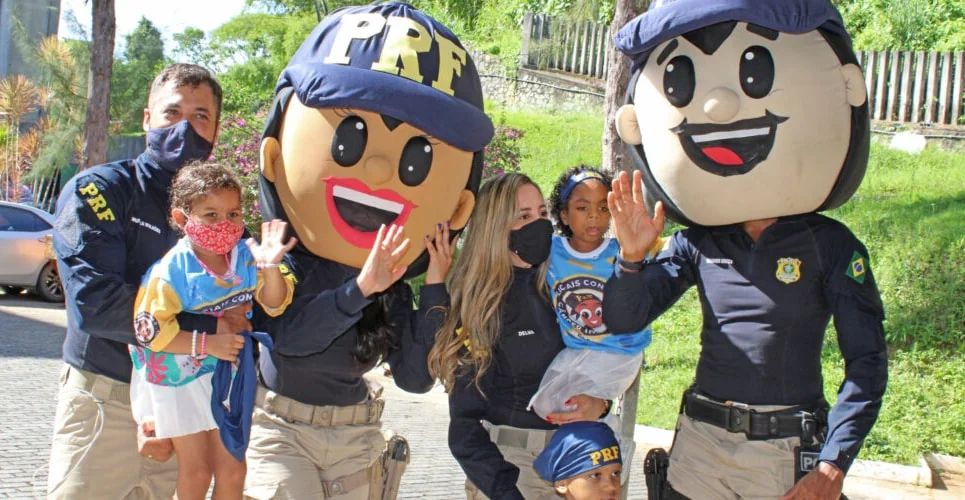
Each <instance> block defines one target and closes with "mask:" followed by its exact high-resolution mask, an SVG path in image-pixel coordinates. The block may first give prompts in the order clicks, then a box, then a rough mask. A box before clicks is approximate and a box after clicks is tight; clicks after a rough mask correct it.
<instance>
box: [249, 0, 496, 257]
mask: <svg viewBox="0 0 965 500" xmlns="http://www.w3.org/2000/svg"><path fill="white" fill-rule="evenodd" d="M492 136H493V125H492V122H491V121H490V119H489V118H488V117H487V116H486V114H485V113H484V112H483V98H482V87H481V85H480V82H479V75H478V73H477V71H476V67H475V65H474V64H473V62H472V59H471V58H470V57H469V54H468V53H467V52H466V50H465V49H464V48H463V46H462V45H461V44H460V43H459V40H458V39H457V38H456V36H455V35H454V34H453V33H452V32H451V31H449V30H448V29H447V28H446V27H445V26H443V25H441V24H439V22H438V21H436V20H435V19H432V18H431V17H429V16H427V15H425V14H423V13H422V12H420V11H418V10H416V9H415V8H414V7H412V6H411V5H409V4H406V3H401V2H388V3H383V4H378V5H375V4H373V5H367V6H361V7H348V8H344V9H341V10H338V11H335V12H333V13H332V14H330V15H329V16H328V17H326V18H325V19H323V20H322V22H321V23H320V24H319V25H318V26H317V27H316V28H315V30H314V31H313V32H312V34H311V35H309V37H308V39H307V40H305V42H304V43H303V44H302V46H301V47H300V48H299V49H298V51H297V52H296V53H295V55H294V56H293V57H292V59H291V61H290V62H289V63H288V66H287V67H286V68H285V70H284V71H283V72H282V74H281V77H280V78H279V81H278V86H277V88H276V90H275V101H274V105H273V106H272V110H271V112H270V114H269V117H268V123H267V125H266V127H265V134H264V139H263V141H262V146H261V178H260V188H261V207H262V211H263V213H264V215H265V218H266V220H267V219H270V218H281V219H285V220H287V221H288V222H289V227H290V228H291V230H292V231H294V233H295V235H296V236H297V237H298V239H299V241H300V244H301V245H302V247H303V248H304V249H306V250H307V251H308V252H310V253H312V254H315V255H317V256H319V257H323V258H326V259H328V260H332V261H335V262H339V263H342V264H346V265H349V266H352V267H356V268H361V267H362V265H363V264H364V263H365V259H366V257H367V256H368V253H369V251H370V250H371V248H372V245H373V243H374V241H375V238H376V234H377V232H378V230H379V227H380V226H381V225H382V224H385V225H386V226H389V225H391V224H396V225H400V226H404V227H405V235H406V236H407V237H409V238H410V240H411V245H410V248H409V251H408V253H407V254H406V255H405V256H404V257H403V260H402V264H405V265H408V266H409V268H408V271H407V273H406V274H407V276H414V275H417V274H421V273H422V272H423V271H424V270H425V268H426V265H427V263H428V257H427V253H426V252H425V236H426V235H432V234H434V231H435V227H436V225H437V224H439V223H446V222H447V221H449V222H450V225H451V228H452V229H454V230H456V231H453V237H455V234H456V233H457V232H458V230H459V229H461V228H463V227H464V226H465V225H466V222H467V221H468V219H469V215H470V213H471V212H472V209H473V206H474V203H475V194H476V192H477V190H478V188H479V182H480V177H481V174H482V150H483V148H484V147H485V146H486V144H487V143H489V141H490V139H491V138H492Z"/></svg>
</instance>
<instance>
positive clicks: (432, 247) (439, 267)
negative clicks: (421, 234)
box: [426, 221, 456, 285]
mask: <svg viewBox="0 0 965 500" xmlns="http://www.w3.org/2000/svg"><path fill="white" fill-rule="evenodd" d="M426 250H427V251H428V252H429V269H427V270H426V284H427V285H435V284H438V283H443V282H445V281H446V275H447V274H449V267H450V266H452V256H453V254H455V253H456V244H455V242H452V241H449V221H446V223H445V224H436V235H435V239H433V237H432V235H431V234H427V235H426Z"/></svg>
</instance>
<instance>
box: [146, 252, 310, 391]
mask: <svg viewBox="0 0 965 500" xmlns="http://www.w3.org/2000/svg"><path fill="white" fill-rule="evenodd" d="M229 263H230V269H231V270H232V272H233V273H234V274H233V276H229V277H228V278H227V279H225V278H220V277H215V276H213V275H211V274H210V273H208V272H207V271H206V270H205V269H204V267H202V265H201V263H200V262H199V261H198V258H197V257H196V256H195V254H194V251H193V250H192V249H191V244H190V242H189V241H188V239H187V238H182V239H181V240H180V241H178V243H177V244H176V245H175V246H174V248H172V249H171V250H170V251H168V253H166V254H165V255H164V257H162V258H161V259H160V260H159V261H157V262H156V263H155V264H154V265H153V266H152V267H151V269H150V270H149V271H148V272H147V274H146V275H145V276H144V279H143V281H142V283H141V288H140V290H138V293H137V299H136V300H135V302H134V307H135V308H134V311H135V312H134V328H135V335H134V336H135V338H136V340H137V344H138V345H136V346H131V360H132V361H133V362H134V370H135V372H136V373H138V375H139V376H141V377H142V378H143V379H144V380H146V381H148V382H150V383H152V384H158V385H166V386H180V385H184V384H187V383H189V382H191V381H193V380H195V379H197V378H198V377H200V376H201V375H204V374H206V373H210V372H213V371H214V368H215V365H217V363H218V360H217V359H216V358H215V357H213V356H208V357H207V358H204V359H202V360H198V359H197V358H194V357H192V356H190V355H187V354H171V353H166V352H164V348H165V347H166V346H167V345H168V344H169V343H170V342H171V341H172V340H174V337H175V336H177V334H178V332H180V331H181V327H180V325H179V324H178V320H177V314H178V313H180V312H182V311H188V312H192V313H197V314H210V315H213V316H218V315H220V314H222V313H223V312H224V311H225V310H227V309H231V308H233V307H238V306H242V305H244V304H246V303H248V302H250V301H252V300H256V301H258V303H259V304H261V305H262V308H263V309H264V310H265V312H267V313H268V314H269V315H271V316H277V315H279V314H281V313H282V312H283V311H284V310H285V309H286V308H287V307H288V305H289V304H290V303H291V300H292V293H293V290H294V285H293V284H292V283H291V281H290V280H285V281H286V284H287V285H288V293H287V296H286V297H285V300H284V301H283V302H282V304H281V305H280V306H278V307H276V308H269V307H267V306H265V305H264V304H263V303H261V300H260V297H261V288H262V286H263V285H264V279H263V278H262V272H261V271H260V270H259V269H258V268H257V266H256V265H255V259H254V257H253V256H252V255H251V252H250V251H249V250H248V247H247V245H245V243H244V241H240V242H239V243H238V245H237V246H235V248H234V249H233V250H232V251H231V253H230V254H229ZM232 277H233V278H234V279H232ZM208 333H214V332H208ZM198 348H199V350H200V346H199V347H198Z"/></svg>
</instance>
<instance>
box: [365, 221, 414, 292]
mask: <svg viewBox="0 0 965 500" xmlns="http://www.w3.org/2000/svg"><path fill="white" fill-rule="evenodd" d="M408 250H409V238H405V239H402V226H396V225H395V224H392V226H390V227H389V228H386V227H385V224H382V226H381V227H379V233H378V234H377V235H376V237H375V244H373V245H372V250H371V251H370V252H369V257H368V259H366V260H365V265H363V266H362V270H361V271H359V275H358V278H356V279H355V282H356V283H358V286H359V290H361V291H362V294H363V295H365V296H366V297H368V296H369V295H372V294H373V293H378V292H381V291H383V290H385V289H386V288H389V287H390V286H392V284H393V283H395V282H396V281H399V279H400V278H402V275H403V274H405V270H406V267H407V266H400V265H399V261H400V260H402V256H403V255H405V253H406V252H407V251H408Z"/></svg>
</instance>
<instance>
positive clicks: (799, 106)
mask: <svg viewBox="0 0 965 500" xmlns="http://www.w3.org/2000/svg"><path fill="white" fill-rule="evenodd" d="M615 43H616V46H617V48H618V49H620V50H621V51H623V52H624V53H625V54H627V55H628V56H629V57H630V58H631V59H632V61H633V70H632V77H631V82H630V88H629V92H628V96H627V104H626V105H625V106H623V107H622V108H620V110H619V111H618V113H617V119H616V121H617V131H618V133H619V135H620V137H621V138H622V139H623V141H624V142H626V143H627V144H629V145H630V146H631V147H632V149H633V150H634V155H633V156H634V158H635V161H636V163H637V167H638V168H639V169H640V170H641V171H642V172H643V179H644V187H645V190H646V194H647V198H648V201H649V202H650V203H651V204H652V203H656V202H657V201H662V202H663V204H664V207H665V208H666V210H667V214H668V216H669V217H670V218H672V219H674V220H676V221H678V222H680V223H682V224H685V225H705V226H715V225H726V224H733V223H739V222H744V221H748V220H757V219H766V218H771V217H780V216H785V215H794V214H802V213H809V212H814V211H820V210H827V209H831V208H834V207H837V206H839V205H841V204H843V203H844V202H845V201H847V200H848V199H849V198H850V197H851V195H852V194H854V192H855V190H856V189H857V188H858V185H859V184H860V183H861V179H862V178H863V177H864V172H865V167H866V166H867V162H868V140H869V128H870V127H869V121H868V102H867V93H866V90H865V86H864V79H863V77H862V74H861V69H860V68H859V67H858V62H857V59H856V58H855V55H854V52H853V50H852V48H851V40H850V38H849V37H848V34H847V32H845V29H844V23H843V21H842V19H841V15H840V14H839V13H838V11H837V10H836V9H835V8H834V6H833V5H831V2H830V1H829V0H768V1H761V0H664V1H662V2H661V1H657V2H655V4H654V5H653V6H652V7H651V8H650V10H649V11H647V12H646V13H644V14H643V15H641V16H639V17H637V18H636V19H634V20H633V21H631V22H630V23H629V24H627V25H626V26H625V27H624V28H623V29H621V30H620V32H619V34H618V35H617V37H616V40H615Z"/></svg>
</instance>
